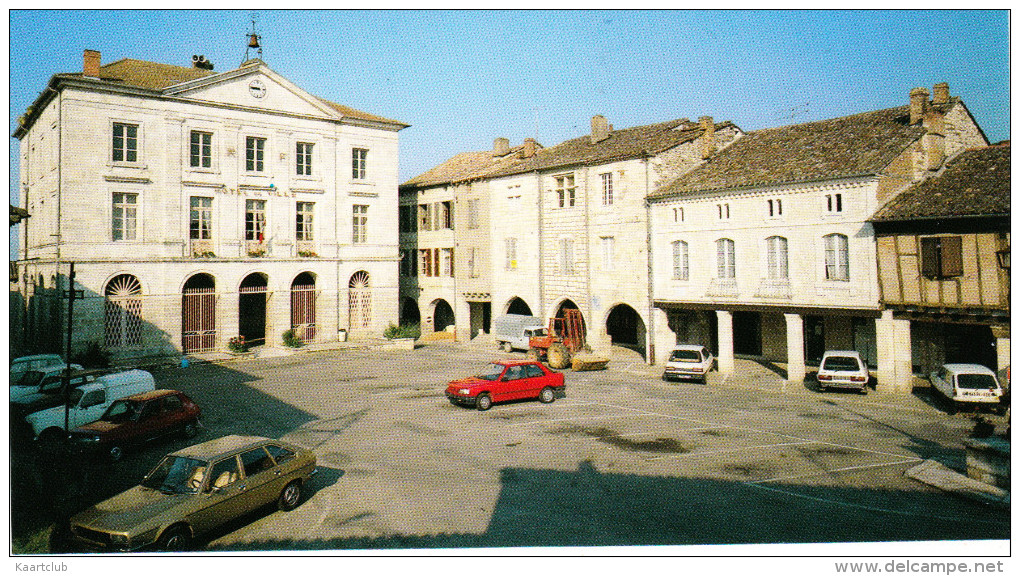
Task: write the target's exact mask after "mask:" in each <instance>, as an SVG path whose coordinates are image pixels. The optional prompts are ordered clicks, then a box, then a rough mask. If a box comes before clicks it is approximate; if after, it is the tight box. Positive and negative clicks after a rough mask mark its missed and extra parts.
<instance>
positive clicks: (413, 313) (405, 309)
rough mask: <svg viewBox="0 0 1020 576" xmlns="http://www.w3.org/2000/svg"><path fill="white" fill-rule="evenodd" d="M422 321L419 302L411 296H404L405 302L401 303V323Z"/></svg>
mask: <svg viewBox="0 0 1020 576" xmlns="http://www.w3.org/2000/svg"><path fill="white" fill-rule="evenodd" d="M420 322H421V312H420V311H419V310H418V303H417V302H415V301H414V298H411V297H410V296H406V297H404V303H403V304H401V305H400V324H401V326H403V325H405V324H418V323H420Z"/></svg>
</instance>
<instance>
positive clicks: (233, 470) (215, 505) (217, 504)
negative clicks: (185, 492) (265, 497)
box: [191, 455, 246, 532]
mask: <svg viewBox="0 0 1020 576" xmlns="http://www.w3.org/2000/svg"><path fill="white" fill-rule="evenodd" d="M241 486H242V482H241V469H240V466H239V465H238V461H237V455H230V456H227V457H226V458H223V459H221V460H219V461H217V462H214V463H213V464H212V465H211V466H210V473H209V476H208V477H207V478H206V479H205V484H204V486H203V488H202V493H201V494H199V495H198V497H199V498H202V499H203V500H204V506H202V508H201V509H200V510H198V511H196V512H194V513H193V514H192V516H191V520H192V524H193V526H194V527H195V531H196V532H205V531H207V530H211V529H212V528H215V527H217V526H220V525H222V524H226V523H227V522H229V521H231V520H233V519H234V518H237V517H238V516H240V515H242V514H244V512H245V510H246V508H245V501H244V498H243V496H244V490H243V489H242V487H241Z"/></svg>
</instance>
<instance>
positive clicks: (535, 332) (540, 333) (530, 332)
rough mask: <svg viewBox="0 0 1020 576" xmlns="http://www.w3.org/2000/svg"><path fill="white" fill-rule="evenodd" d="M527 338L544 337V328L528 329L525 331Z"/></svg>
mask: <svg viewBox="0 0 1020 576" xmlns="http://www.w3.org/2000/svg"><path fill="white" fill-rule="evenodd" d="M525 332H526V333H527V334H528V336H534V337H541V336H545V335H546V329H545V328H528V329H527V330H525Z"/></svg>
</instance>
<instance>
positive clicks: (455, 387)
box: [446, 360, 566, 410]
mask: <svg viewBox="0 0 1020 576" xmlns="http://www.w3.org/2000/svg"><path fill="white" fill-rule="evenodd" d="M565 390H566V386H565V385H564V383H563V374H560V373H559V372H553V371H551V370H549V369H548V368H546V367H545V366H543V365H542V363H541V362H532V361H526V360H497V361H496V362H492V363H491V364H488V365H487V366H486V367H485V370H484V371H482V373H481V374H479V375H478V376H472V377H470V378H464V379H462V380H454V381H453V382H450V384H449V385H447V387H446V397H447V398H449V399H450V403H451V404H463V405H467V406H474V407H476V408H478V409H479V410H488V409H489V408H490V407H491V406H492V403H493V402H505V401H507V400H519V399H522V398H538V400H539V402H544V403H547V404H548V403H549V402H552V401H553V400H556V399H557V398H563V397H564V396H566V392H565Z"/></svg>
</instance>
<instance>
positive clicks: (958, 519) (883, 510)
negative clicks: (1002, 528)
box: [744, 483, 1002, 525]
mask: <svg viewBox="0 0 1020 576" xmlns="http://www.w3.org/2000/svg"><path fill="white" fill-rule="evenodd" d="M744 486H750V487H754V488H760V489H761V490H768V491H769V492H776V493H779V494H785V495H787V496H794V497H796V498H803V499H805V500H812V501H814V502H822V503H824V504H835V505H837V506H846V507H848V508H857V509H859V510H867V511H869V512H881V513H884V514H899V515H900V516H914V517H917V518H933V519H936V520H948V521H950V522H972V523H978V524H995V525H1000V524H1002V520H981V519H978V518H972V517H960V516H956V517H953V516H941V515H938V514H914V513H912V512H906V511H903V510H890V509H888V508H878V507H875V506H865V505H863V504H854V503H852V502H843V501H841V500H832V499H830V498H819V497H817V496H808V495H807V494H798V493H797V492H791V491H790V490H781V489H779V488H775V487H773V486H764V485H762V484H754V483H744Z"/></svg>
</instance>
